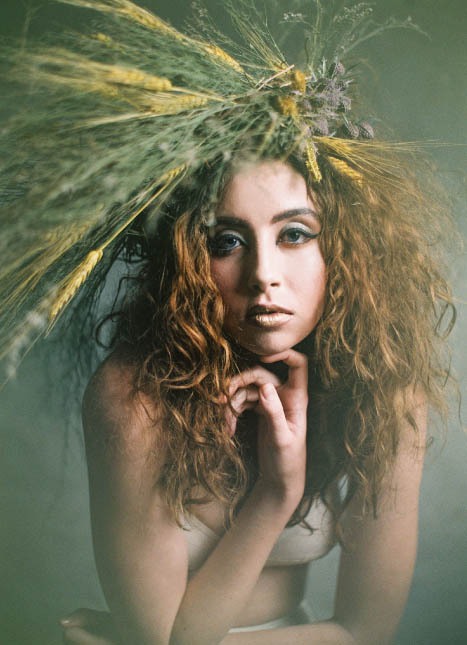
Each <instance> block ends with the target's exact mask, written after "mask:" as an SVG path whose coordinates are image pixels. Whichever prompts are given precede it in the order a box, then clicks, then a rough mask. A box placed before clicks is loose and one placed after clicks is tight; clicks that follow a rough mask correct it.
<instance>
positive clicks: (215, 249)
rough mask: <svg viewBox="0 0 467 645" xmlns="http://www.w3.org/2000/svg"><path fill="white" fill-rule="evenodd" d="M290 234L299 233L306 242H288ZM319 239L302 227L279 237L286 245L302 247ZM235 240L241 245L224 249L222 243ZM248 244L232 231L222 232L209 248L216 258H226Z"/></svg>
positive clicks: (316, 235) (294, 228) (212, 240)
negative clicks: (287, 236)
mask: <svg viewBox="0 0 467 645" xmlns="http://www.w3.org/2000/svg"><path fill="white" fill-rule="evenodd" d="M290 233H298V234H299V235H300V236H302V237H303V238H305V239H304V241H290V240H289V241H286V240H285V239H284V238H285V236H286V235H287V234H290ZM317 237H318V233H313V232H312V231H310V230H309V229H307V228H302V227H301V226H290V227H289V228H285V229H283V230H282V231H281V233H280V236H279V241H282V242H283V243H284V244H288V245H289V246H300V245H302V244H306V243H307V242H309V241H310V240H314V239H316V238H317ZM228 238H230V239H233V240H236V241H237V242H239V243H240V244H236V245H235V246H234V247H231V248H229V249H226V248H222V243H223V242H225V240H226V239H228ZM246 244H247V242H246V241H245V239H244V238H243V237H242V236H241V235H239V234H238V233H234V232H230V231H222V232H221V233H218V234H217V235H215V236H214V237H213V238H212V239H211V240H210V241H209V248H210V252H211V254H212V255H213V256H215V257H224V256H226V255H230V254H231V253H233V252H234V251H235V250H236V249H238V248H239V246H240V245H246Z"/></svg>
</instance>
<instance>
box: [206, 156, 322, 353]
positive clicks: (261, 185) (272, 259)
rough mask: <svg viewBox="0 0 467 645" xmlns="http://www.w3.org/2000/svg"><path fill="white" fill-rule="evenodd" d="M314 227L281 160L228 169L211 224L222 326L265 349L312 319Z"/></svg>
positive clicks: (315, 311)
mask: <svg viewBox="0 0 467 645" xmlns="http://www.w3.org/2000/svg"><path fill="white" fill-rule="evenodd" d="M320 230H321V226H320V222H319V220H318V217H317V215H316V210H315V206H314V204H313V201H312V199H311V198H310V196H309V194H308V190H307V186H306V183H305V180H304V179H303V177H302V176H301V175H300V174H299V173H298V172H296V171H295V170H294V169H293V168H292V167H291V166H289V165H288V164H285V163H283V162H281V161H264V162H261V163H258V164H255V165H248V166H245V167H244V168H242V169H241V170H240V171H239V172H237V173H236V174H234V176H233V177H232V179H231V180H230V182H229V184H228V186H227V189H226V191H225V194H224V197H223V200H222V202H221V204H220V205H219V209H218V212H217V218H216V224H215V226H213V228H212V230H211V231H210V244H211V273H212V276H213V279H214V281H215V283H216V284H217V287H218V288H219V291H220V293H221V296H222V299H223V301H224V304H225V307H226V317H225V325H224V326H225V330H226V332H227V333H228V334H229V335H230V336H231V337H233V338H234V339H235V340H236V341H237V342H238V343H239V344H240V345H241V346H242V347H244V348H246V349H248V350H250V351H252V352H254V353H255V354H258V355H260V356H265V355H266V356H267V355H271V354H275V353H276V352H280V351H283V350H285V349H290V348H291V347H293V346H294V345H296V344H297V343H299V342H300V341H301V340H303V339H304V338H305V337H306V336H308V334H310V332H311V331H312V330H313V329H314V327H315V326H316V323H317V322H318V320H319V318H320V316H321V314H322V311H323V303H324V293H325V281H326V270H325V264H324V260H323V256H322V255H321V250H320V247H319V245H318V240H317V237H318V235H319V233H320Z"/></svg>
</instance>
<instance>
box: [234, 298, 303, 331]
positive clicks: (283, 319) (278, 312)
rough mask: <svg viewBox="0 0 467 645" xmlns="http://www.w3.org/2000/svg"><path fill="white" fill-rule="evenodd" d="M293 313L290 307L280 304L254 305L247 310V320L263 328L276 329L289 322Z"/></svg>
mask: <svg viewBox="0 0 467 645" xmlns="http://www.w3.org/2000/svg"><path fill="white" fill-rule="evenodd" d="M292 315H293V313H292V312H291V311H290V310H289V309H285V308H284V307H279V305H274V304H270V305H253V306H252V307H250V308H249V309H248V311H247V315H246V322H247V323H248V324H250V325H254V326H255V327H260V328H261V329H276V328H278V327H282V326H283V325H285V324H286V323H288V322H289V320H290V319H291V318H292Z"/></svg>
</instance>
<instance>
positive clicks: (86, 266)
mask: <svg viewBox="0 0 467 645" xmlns="http://www.w3.org/2000/svg"><path fill="white" fill-rule="evenodd" d="M102 256H103V250H102V249H94V250H93V251H90V252H89V253H88V254H87V255H86V257H85V258H84V260H83V261H82V262H81V264H79V265H78V266H77V267H76V269H75V270H74V271H72V273H71V274H70V275H69V276H68V278H66V280H65V281H64V282H62V284H61V285H60V286H59V287H58V296H57V297H56V298H55V300H54V301H53V302H52V304H51V305H50V310H49V328H48V330H49V331H50V329H51V328H52V325H53V324H54V323H55V321H56V320H57V318H58V316H59V315H60V313H61V312H62V311H63V309H64V308H65V307H66V305H67V304H68V303H69V302H70V300H71V299H72V298H73V297H74V295H75V294H76V292H77V291H78V289H79V288H80V287H81V286H82V285H83V284H84V282H85V281H86V280H87V278H88V277H89V275H90V274H91V272H92V271H93V269H94V268H95V267H96V265H97V264H98V263H99V262H100V260H101V259H102Z"/></svg>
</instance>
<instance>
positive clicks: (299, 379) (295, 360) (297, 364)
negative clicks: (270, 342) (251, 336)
mask: <svg viewBox="0 0 467 645" xmlns="http://www.w3.org/2000/svg"><path fill="white" fill-rule="evenodd" d="M261 361H262V362H263V363H277V362H278V361H282V362H283V363H285V364H286V365H287V366H288V368H289V376H288V379H287V386H288V387H289V388H291V389H293V390H302V391H304V392H306V391H307V387H308V359H307V357H306V356H305V354H301V353H300V352H296V351H295V350H294V349H288V350H286V351H285V352H280V353H279V354H273V355H272V356H263V357H261Z"/></svg>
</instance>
